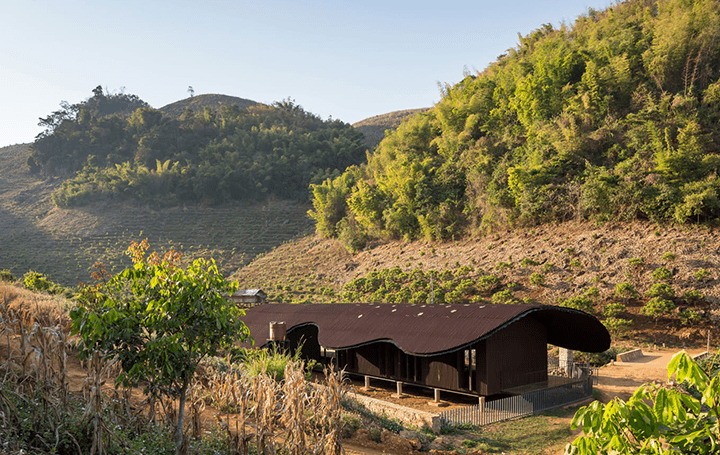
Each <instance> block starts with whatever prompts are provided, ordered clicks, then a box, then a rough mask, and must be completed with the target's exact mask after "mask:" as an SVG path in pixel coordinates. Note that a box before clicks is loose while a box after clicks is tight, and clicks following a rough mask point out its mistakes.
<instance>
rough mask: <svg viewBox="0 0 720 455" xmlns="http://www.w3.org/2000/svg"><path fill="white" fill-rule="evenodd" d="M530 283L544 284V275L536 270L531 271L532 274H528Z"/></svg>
mask: <svg viewBox="0 0 720 455" xmlns="http://www.w3.org/2000/svg"><path fill="white" fill-rule="evenodd" d="M530 284H532V285H535V286H542V285H543V284H545V275H543V274H542V273H537V272H535V273H533V274H532V275H530Z"/></svg>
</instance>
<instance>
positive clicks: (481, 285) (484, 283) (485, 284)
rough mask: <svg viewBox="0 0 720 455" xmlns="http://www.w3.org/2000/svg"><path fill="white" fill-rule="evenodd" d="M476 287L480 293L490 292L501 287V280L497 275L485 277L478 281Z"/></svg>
mask: <svg viewBox="0 0 720 455" xmlns="http://www.w3.org/2000/svg"><path fill="white" fill-rule="evenodd" d="M475 285H476V286H477V289H478V291H480V292H490V291H492V290H493V289H495V288H497V287H498V286H500V278H498V277H496V276H495V275H483V276H481V277H480V278H478V279H477V282H476V284H475Z"/></svg>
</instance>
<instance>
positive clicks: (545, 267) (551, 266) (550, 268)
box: [540, 262, 555, 273]
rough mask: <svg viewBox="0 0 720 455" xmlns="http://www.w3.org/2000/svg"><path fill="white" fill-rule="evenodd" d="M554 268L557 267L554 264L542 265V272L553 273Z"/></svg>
mask: <svg viewBox="0 0 720 455" xmlns="http://www.w3.org/2000/svg"><path fill="white" fill-rule="evenodd" d="M553 267H555V264H553V263H552V262H546V263H545V264H543V265H542V267H541V268H540V270H541V271H542V272H543V273H548V272H549V271H551V270H552V269H553Z"/></svg>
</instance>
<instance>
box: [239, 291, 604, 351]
mask: <svg viewBox="0 0 720 455" xmlns="http://www.w3.org/2000/svg"><path fill="white" fill-rule="evenodd" d="M525 317H531V318H534V319H535V320H537V321H538V322H540V323H541V324H542V325H543V326H544V327H545V328H546V332H547V342H548V343H550V344H553V345H556V346H560V347H564V348H568V349H573V350H578V351H586V352H602V351H605V350H607V349H608V348H609V347H610V334H609V333H608V331H607V329H606V328H605V326H604V325H603V324H602V323H601V322H600V321H599V320H598V319H597V318H595V317H594V316H592V315H590V314H587V313H584V312H582V311H579V310H574V309H571V308H563V307H557V306H551V305H410V304H378V305H371V304H310V305H302V304H268V305H260V306H256V307H253V308H250V309H248V310H247V315H246V318H245V319H246V323H247V324H248V326H249V327H250V330H251V333H262V331H265V330H267V327H268V325H267V324H268V323H269V322H270V321H285V322H286V324H287V331H288V333H289V332H292V331H294V330H299V329H301V327H303V326H307V325H309V324H312V325H315V326H316V327H317V328H318V342H319V343H320V344H321V345H323V346H325V347H328V348H334V349H350V348H357V347H360V346H365V345H368V344H373V343H391V344H394V345H395V346H397V347H398V349H400V350H402V351H403V352H406V353H408V354H412V355H416V356H434V355H440V354H444V353H449V352H454V351H458V350H460V349H464V348H466V347H467V346H469V345H472V344H473V343H476V342H478V341H481V340H483V339H486V338H488V337H490V336H492V335H493V334H495V333H497V332H498V331H500V330H502V329H503V328H505V327H507V326H509V325H511V324H513V323H514V322H516V321H518V320H520V319H522V318H525ZM419 334H420V335H419ZM256 338H257V337H256Z"/></svg>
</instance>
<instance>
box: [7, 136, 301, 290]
mask: <svg viewBox="0 0 720 455" xmlns="http://www.w3.org/2000/svg"><path fill="white" fill-rule="evenodd" d="M28 154H29V150H28V145H27V144H23V145H17V146H10V147H4V148H1V149H0V269H10V270H11V271H12V272H13V273H14V274H15V275H16V276H19V275H22V274H23V273H25V272H27V271H28V270H35V271H37V272H42V273H45V274H47V275H49V277H50V278H51V279H52V280H53V281H56V282H59V283H61V284H64V285H76V284H77V283H78V282H87V281H88V280H89V279H90V269H91V267H92V265H93V264H94V263H95V262H96V261H100V262H103V263H104V264H106V265H107V266H108V270H110V271H112V272H116V271H118V270H121V269H122V268H123V267H125V266H127V265H128V264H129V260H127V258H125V257H124V256H123V254H122V253H123V252H124V251H125V250H126V249H127V246H128V245H129V244H130V242H131V241H133V240H142V239H144V238H147V239H148V241H149V242H150V246H151V249H153V250H158V251H166V250H168V249H170V248H175V249H177V250H179V251H181V252H183V253H184V255H185V258H186V259H192V258H196V257H212V258H214V259H215V260H216V261H217V263H218V266H219V267H220V268H221V269H222V270H223V272H224V273H228V274H229V273H231V272H233V271H235V270H236V269H237V268H238V267H240V266H241V265H243V264H245V263H247V262H248V261H250V260H251V259H252V258H254V257H255V256H256V255H258V254H260V253H263V252H266V251H269V250H270V249H272V248H273V247H275V246H277V245H280V244H282V243H283V242H286V241H288V240H291V239H293V238H297V237H298V236H301V235H304V234H306V233H308V232H310V231H311V230H312V223H311V221H310V219H309V218H308V217H307V214H306V213H307V210H308V209H309V206H307V205H304V204H298V203H294V202H285V201H268V202H265V203H262V204H240V203H236V204H232V205H224V206H221V207H203V206H185V207H175V208H169V209H160V210H155V209H153V208H151V207H147V206H137V205H132V204H128V203H118V202H112V201H110V202H103V203H96V204H93V205H90V206H87V207H83V208H81V209H72V210H70V209H58V208H56V207H55V206H54V205H53V203H52V201H51V199H50V196H51V193H52V191H53V190H54V189H55V188H57V187H58V186H59V185H60V183H61V182H62V180H61V179H59V178H56V179H51V180H45V179H42V178H40V177H36V176H34V175H32V174H30V173H29V172H28V171H27V167H26V166H25V161H26V160H27V156H28Z"/></svg>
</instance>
